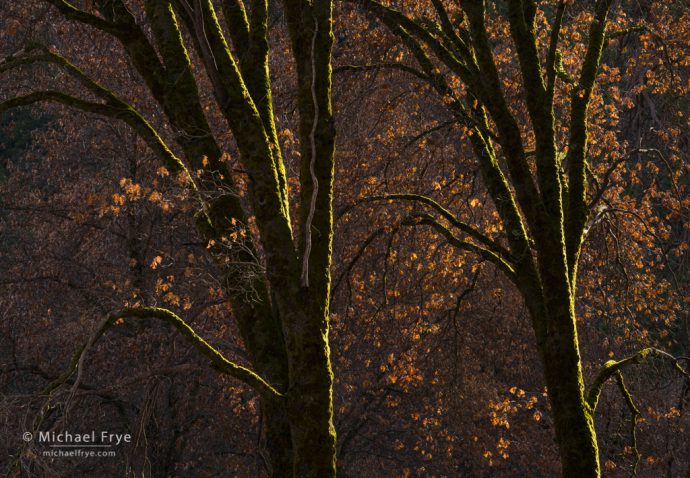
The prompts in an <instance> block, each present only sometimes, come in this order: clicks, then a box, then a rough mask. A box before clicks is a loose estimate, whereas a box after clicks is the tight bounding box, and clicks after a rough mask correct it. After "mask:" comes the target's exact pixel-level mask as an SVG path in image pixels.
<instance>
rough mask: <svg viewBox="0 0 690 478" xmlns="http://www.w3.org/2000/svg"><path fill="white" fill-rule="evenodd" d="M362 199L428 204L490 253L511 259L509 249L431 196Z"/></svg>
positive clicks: (406, 194)
mask: <svg viewBox="0 0 690 478" xmlns="http://www.w3.org/2000/svg"><path fill="white" fill-rule="evenodd" d="M364 200H365V201H386V200H401V201H413V202H418V203H421V204H425V205H427V206H430V207H431V208H432V209H434V210H435V211H436V212H437V213H439V214H440V215H441V216H442V217H443V218H444V219H446V220H447V221H448V222H449V223H450V224H451V225H452V226H453V227H456V228H458V229H460V230H461V231H462V232H464V233H465V234H467V235H468V236H470V237H471V238H473V239H475V240H477V241H478V242H480V243H482V244H484V246H486V247H487V248H489V250H490V251H491V252H492V253H494V254H496V255H497V256H500V257H502V258H503V259H504V260H505V261H510V260H512V256H511V254H510V251H508V250H507V249H506V248H505V247H503V246H502V245H501V244H499V243H497V242H496V241H494V240H493V239H491V238H490V237H487V236H485V235H484V234H482V233H481V232H479V231H477V230H476V229H475V228H473V227H472V226H470V225H469V224H467V223H464V222H462V221H460V220H459V219H458V218H456V217H455V215H454V214H453V213H451V212H450V211H449V210H448V209H446V208H444V207H443V206H441V205H440V204H439V203H438V202H436V201H435V200H433V199H432V198H430V197H428V196H423V195H421V194H411V193H404V194H384V195H381V196H369V197H366V198H364Z"/></svg>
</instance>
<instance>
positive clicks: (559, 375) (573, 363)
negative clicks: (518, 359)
mask: <svg viewBox="0 0 690 478" xmlns="http://www.w3.org/2000/svg"><path fill="white" fill-rule="evenodd" d="M574 332H575V317H574V315H573V314H568V315H567V316H560V317H557V316H556V317H550V318H549V332H548V337H547V340H546V343H545V344H544V345H543V347H542V351H541V352H542V360H543V365H544V374H545V378H546V386H547V389H548V394H549V402H550V404H551V414H552V417H553V420H554V427H555V429H556V442H557V444H558V450H559V454H560V457H561V466H562V470H563V477H564V478H590V477H591V478H595V477H598V476H600V470H599V455H598V449H597V438H596V432H595V429H594V420H593V416H592V414H591V412H590V410H589V406H588V405H587V402H586V399H585V395H584V393H585V392H584V382H583V379H582V369H581V367H580V357H579V355H580V354H579V350H578V346H577V341H576V340H577V336H576V335H574ZM574 339H575V340H574Z"/></svg>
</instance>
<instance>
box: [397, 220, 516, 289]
mask: <svg viewBox="0 0 690 478" xmlns="http://www.w3.org/2000/svg"><path fill="white" fill-rule="evenodd" d="M402 224H403V225H405V226H417V225H429V226H431V227H433V228H434V229H435V230H436V231H437V232H438V233H440V234H441V235H442V236H443V237H445V239H446V241H448V243H449V244H450V245H452V246H453V247H455V248H456V249H460V250H465V251H470V252H474V253H475V254H477V255H479V256H480V257H482V258H483V259H485V260H487V261H489V262H491V263H492V264H494V265H496V266H497V267H498V268H499V269H500V270H501V271H503V272H504V273H505V274H506V276H508V278H509V279H510V280H511V281H512V282H514V283H515V282H516V281H517V276H516V274H515V270H513V267H512V266H511V265H510V264H509V263H508V262H506V261H505V260H504V259H503V258H502V257H500V256H499V255H498V254H496V253H495V252H493V251H491V250H489V249H486V248H484V247H482V246H480V245H478V244H475V243H473V242H469V241H463V240H461V239H458V238H457V237H455V235H454V234H453V233H452V232H451V231H450V230H449V229H448V228H447V227H446V226H444V225H443V224H441V223H440V222H438V221H437V220H436V219H435V218H434V217H433V216H431V215H430V214H414V215H412V216H410V217H408V218H407V219H405V220H404V221H403V223H402Z"/></svg>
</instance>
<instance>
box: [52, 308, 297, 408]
mask: <svg viewBox="0 0 690 478" xmlns="http://www.w3.org/2000/svg"><path fill="white" fill-rule="evenodd" d="M130 317H131V318H140V319H146V318H155V319H159V320H162V321H163V322H167V323H168V324H170V325H172V326H173V327H175V328H176V329H177V330H178V331H179V332H180V333H181V334H182V335H184V336H185V337H186V338H187V339H188V340H189V341H190V342H191V343H192V345H193V346H194V347H195V348H196V349H197V350H198V351H199V352H200V353H201V354H202V355H204V356H205V357H207V358H208V359H209V360H210V361H211V364H212V365H213V367H214V368H215V369H216V370H218V371H219V372H221V373H224V374H226V375H230V376H231V377H234V378H236V379H238V380H240V381H242V382H244V383H245V384H247V385H249V386H250V387H252V388H254V389H255V390H256V391H257V392H258V393H260V394H261V395H263V396H266V397H274V398H275V397H283V394H282V393H280V392H279V391H277V390H276V389H275V388H274V387H273V386H271V385H270V384H269V383H268V382H266V381H265V380H264V379H263V378H261V377H260V376H259V375H257V374H256V373H255V372H253V371H251V370H249V369H247V368H245V367H242V366H240V365H237V364H235V363H234V362H231V361H229V360H228V359H227V358H225V356H224V355H223V354H222V353H221V352H220V351H219V350H217V349H216V348H214V347H213V346H212V345H210V344H209V343H208V342H206V341H205V340H204V339H203V338H202V337H201V336H199V335H198V334H197V333H196V332H195V331H194V329H192V328H191V327H190V326H189V325H188V324H187V323H186V322H185V321H184V320H182V318H180V317H179V316H178V315H176V314H175V313H174V312H172V311H170V310H167V309H162V308H159V307H135V308H125V309H122V310H121V311H119V312H115V313H113V314H110V315H109V316H108V317H106V318H105V319H104V320H103V321H102V322H101V323H100V324H99V326H98V328H97V329H96V330H95V331H94V333H93V335H92V336H91V337H90V338H89V341H88V342H87V344H86V345H84V346H82V347H81V348H80V349H79V350H78V351H77V352H76V353H75V354H74V356H73V357H72V361H71V362H70V365H69V366H68V367H67V369H66V370H65V371H64V372H63V373H62V374H61V375H60V376H59V377H58V378H57V379H56V380H54V381H53V382H51V383H50V384H49V385H48V387H47V388H46V389H45V390H44V392H43V394H45V395H47V394H50V393H51V392H52V391H53V390H55V389H56V388H58V387H59V386H60V385H62V384H64V383H65V382H66V381H67V380H68V379H69V378H70V377H71V376H72V374H74V372H75V371H76V372H77V380H75V384H74V385H73V389H74V387H76V386H78V383H79V378H80V376H81V373H82V369H83V364H84V361H85V358H84V357H85V354H86V352H87V351H88V349H89V348H90V347H91V346H92V345H93V344H94V343H96V342H97V341H98V340H99V339H100V338H101V337H102V336H103V334H105V332H106V331H107V330H108V329H109V328H110V327H112V326H113V325H114V324H115V323H116V321H118V320H119V319H125V318H130Z"/></svg>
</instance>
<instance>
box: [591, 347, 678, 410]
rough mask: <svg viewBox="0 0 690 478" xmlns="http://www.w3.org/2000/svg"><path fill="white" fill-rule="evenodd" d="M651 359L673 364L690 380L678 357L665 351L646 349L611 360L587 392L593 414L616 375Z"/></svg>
mask: <svg viewBox="0 0 690 478" xmlns="http://www.w3.org/2000/svg"><path fill="white" fill-rule="evenodd" d="M650 357H657V358H660V359H663V360H667V361H670V362H672V363H673V368H674V369H675V370H677V371H678V372H679V373H680V374H681V375H683V376H684V377H686V378H690V374H689V373H688V372H687V371H686V370H685V369H684V368H683V367H682V366H681V365H680V362H679V361H678V359H677V358H676V357H674V356H673V355H671V354H670V353H668V352H664V351H663V350H660V349H657V348H653V347H647V348H644V349H642V350H640V351H639V352H637V353H635V354H633V355H631V356H629V357H626V358H624V359H621V360H618V361H616V360H609V361H608V362H606V363H605V364H604V367H603V368H602V369H601V370H600V371H599V373H598V374H597V376H596V378H595V379H594V381H593V382H592V384H591V385H590V387H589V392H587V404H588V405H589V407H590V411H591V413H594V410H596V408H597V402H598V401H599V395H601V391H602V389H603V388H604V385H605V384H606V382H607V381H608V380H609V379H610V378H611V377H613V376H614V375H616V374H617V373H618V372H619V371H621V370H623V369H624V368H625V367H627V366H629V365H633V364H638V363H640V362H642V361H643V360H645V359H647V358H650Z"/></svg>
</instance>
